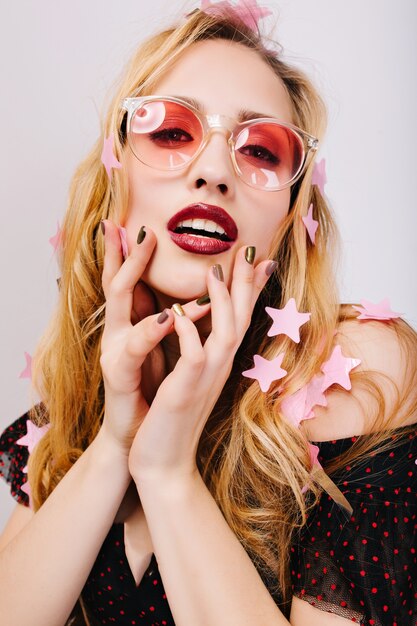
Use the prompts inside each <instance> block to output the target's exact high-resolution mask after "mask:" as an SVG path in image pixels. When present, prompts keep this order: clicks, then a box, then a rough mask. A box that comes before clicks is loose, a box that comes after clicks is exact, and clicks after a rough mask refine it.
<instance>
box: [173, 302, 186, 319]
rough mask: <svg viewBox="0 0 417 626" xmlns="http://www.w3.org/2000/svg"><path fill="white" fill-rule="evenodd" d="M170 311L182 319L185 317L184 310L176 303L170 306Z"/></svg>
mask: <svg viewBox="0 0 417 626" xmlns="http://www.w3.org/2000/svg"><path fill="white" fill-rule="evenodd" d="M172 310H173V311H174V313H176V314H177V315H179V316H180V317H183V316H184V315H185V313H184V309H183V308H182V306H181V305H180V304H178V302H176V303H175V304H173V305H172Z"/></svg>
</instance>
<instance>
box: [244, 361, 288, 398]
mask: <svg viewBox="0 0 417 626" xmlns="http://www.w3.org/2000/svg"><path fill="white" fill-rule="evenodd" d="M283 358H284V352H281V354H279V355H278V356H277V357H275V358H274V359H271V360H270V361H269V360H268V359H264V357H262V356H260V355H259V354H255V356H254V357H253V360H254V363H255V367H253V368H252V369H250V370H246V371H244V372H242V376H246V378H254V379H255V380H257V381H258V382H259V386H260V388H261V389H262V391H268V389H269V387H270V386H271V383H272V381H274V380H280V379H281V378H284V376H286V374H287V371H286V370H284V369H282V368H281V363H282V360H283Z"/></svg>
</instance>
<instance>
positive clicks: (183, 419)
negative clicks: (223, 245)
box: [129, 247, 271, 488]
mask: <svg viewBox="0 0 417 626" xmlns="http://www.w3.org/2000/svg"><path fill="white" fill-rule="evenodd" d="M217 267H218V266H217ZM267 268H270V269H271V261H262V262H261V263H259V264H258V265H257V267H256V268H254V266H253V265H250V264H249V263H248V262H247V261H246V259H245V247H242V248H240V249H239V251H238V253H237V255H236V259H235V264H234V270H233V279H232V284H231V289H230V293H229V291H228V289H227V286H226V284H225V283H224V282H223V281H222V280H220V279H219V278H217V277H216V276H215V273H214V272H213V269H212V268H210V269H209V271H208V274H207V286H208V292H209V295H210V299H211V318H212V331H211V334H210V335H209V336H208V338H207V340H206V342H205V343H204V346H203V345H202V342H201V340H200V336H199V334H198V331H197V329H196V327H195V325H194V324H193V322H192V320H191V319H190V318H189V317H188V316H187V315H184V316H180V315H177V314H175V315H174V327H175V331H176V332H177V333H178V337H179V343H180V350H181V356H180V358H179V360H178V362H177V364H176V366H175V368H174V370H173V371H172V372H171V373H170V374H169V375H168V376H167V377H166V378H165V380H164V381H163V382H162V384H161V385H160V387H159V389H158V391H157V393H156V396H155V398H154V400H153V402H152V404H151V406H150V408H149V411H148V413H147V415H146V417H145V419H144V421H143V423H142V424H141V426H140V428H139V431H138V433H137V435H136V436H135V439H134V441H133V444H132V447H131V450H130V454H129V471H130V473H131V475H132V476H133V478H134V480H135V481H137V484H138V488H139V487H140V483H141V481H144V480H148V479H150V480H151V481H152V480H154V479H156V480H159V479H161V478H164V477H166V478H172V477H173V476H174V477H175V476H184V475H191V474H192V473H193V472H195V470H196V452H197V446H198V442H199V439H200V436H201V433H202V430H203V428H204V425H205V423H206V421H207V418H208V417H209V415H210V413H211V411H212V409H213V407H214V405H215V403H216V401H217V399H218V397H219V395H220V393H221V391H222V389H223V386H224V384H225V382H226V380H227V378H228V376H229V374H230V371H231V368H232V364H233V359H234V356H235V353H236V351H237V349H238V347H239V345H240V344H241V342H242V339H243V337H244V335H245V333H246V330H247V329H248V327H249V324H250V321H251V316H252V312H253V308H254V306H255V303H256V300H257V299H258V296H259V294H260V292H261V290H262V289H263V287H264V286H265V284H266V282H267V280H268V277H269V275H268V274H267V272H266V270H267ZM174 308H175V305H174Z"/></svg>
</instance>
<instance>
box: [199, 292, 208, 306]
mask: <svg viewBox="0 0 417 626" xmlns="http://www.w3.org/2000/svg"><path fill="white" fill-rule="evenodd" d="M209 302H210V296H209V295H208V293H206V294H204V296H201V297H200V298H198V300H196V304H200V305H201V304H208V303H209Z"/></svg>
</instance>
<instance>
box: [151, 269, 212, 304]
mask: <svg viewBox="0 0 417 626" xmlns="http://www.w3.org/2000/svg"><path fill="white" fill-rule="evenodd" d="M142 280H143V282H144V283H145V284H146V285H147V286H148V287H149V288H150V289H151V290H152V291H153V292H154V294H155V296H156V297H157V298H161V299H170V300H172V301H173V302H179V303H180V304H184V303H186V302H190V301H191V300H196V299H197V298H199V297H200V296H202V295H203V294H205V293H207V283H206V279H205V275H204V276H203V277H199V279H197V278H196V277H193V278H191V277H188V279H187V278H185V279H183V278H182V277H181V276H180V274H179V273H177V274H173V273H172V272H169V273H165V274H164V276H163V277H161V276H156V275H154V273H153V272H151V273H150V275H145V274H144V275H143V278H142Z"/></svg>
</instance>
